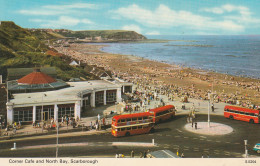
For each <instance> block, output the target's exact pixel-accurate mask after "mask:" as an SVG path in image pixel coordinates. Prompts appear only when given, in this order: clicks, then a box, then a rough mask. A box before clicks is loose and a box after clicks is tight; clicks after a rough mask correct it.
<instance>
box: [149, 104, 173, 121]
mask: <svg viewBox="0 0 260 166" xmlns="http://www.w3.org/2000/svg"><path fill="white" fill-rule="evenodd" d="M175 111H176V110H175V107H174V106H173V105H166V106H163V107H159V108H155V109H151V110H150V111H149V113H150V114H151V116H153V122H154V123H161V122H163V121H165V120H168V119H170V118H171V119H173V118H174V117H175Z"/></svg>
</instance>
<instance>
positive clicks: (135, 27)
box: [122, 24, 142, 33]
mask: <svg viewBox="0 0 260 166" xmlns="http://www.w3.org/2000/svg"><path fill="white" fill-rule="evenodd" d="M122 29H123V30H130V31H135V32H137V33H141V31H142V30H141V28H140V27H139V26H137V25H134V24H131V25H125V26H123V27H122Z"/></svg>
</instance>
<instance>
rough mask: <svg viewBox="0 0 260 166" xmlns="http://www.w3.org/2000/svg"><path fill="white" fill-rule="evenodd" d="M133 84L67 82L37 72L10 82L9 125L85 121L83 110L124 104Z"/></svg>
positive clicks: (117, 82) (108, 81)
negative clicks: (53, 121)
mask: <svg viewBox="0 0 260 166" xmlns="http://www.w3.org/2000/svg"><path fill="white" fill-rule="evenodd" d="M126 90H127V91H128V92H132V90H133V88H132V83H127V82H122V81H116V80H90V81H80V82H64V81H62V80H58V79H54V78H52V77H50V76H48V75H47V74H45V73H43V72H41V71H39V70H35V71H34V72H32V73H30V74H28V75H26V76H24V77H22V78H20V79H18V80H15V81H9V82H8V92H9V96H10V98H9V101H8V102H7V104H6V106H7V122H8V123H9V124H12V123H13V122H19V121H21V122H28V123H30V122H40V121H42V120H44V121H47V120H49V119H51V118H53V119H54V120H61V118H62V117H65V116H69V117H73V118H77V117H78V118H81V113H82V112H83V111H88V109H89V108H90V107H97V106H99V105H107V104H115V103H116V102H121V100H122V98H121V94H122V93H123V91H126Z"/></svg>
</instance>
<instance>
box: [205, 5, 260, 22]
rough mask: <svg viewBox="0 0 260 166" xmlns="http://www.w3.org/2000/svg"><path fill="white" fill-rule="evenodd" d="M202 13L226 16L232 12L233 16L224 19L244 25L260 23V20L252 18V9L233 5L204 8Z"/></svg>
mask: <svg viewBox="0 0 260 166" xmlns="http://www.w3.org/2000/svg"><path fill="white" fill-rule="evenodd" d="M201 11H205V12H211V13H214V14H224V13H231V12H232V14H233V15H229V16H223V18H224V19H226V20H232V21H234V22H237V23H239V24H242V25H248V24H256V23H260V19H257V18H253V17H252V16H251V15H252V13H251V11H250V9H249V8H248V7H245V6H235V5H231V4H226V5H223V6H220V7H214V8H203V9H201Z"/></svg>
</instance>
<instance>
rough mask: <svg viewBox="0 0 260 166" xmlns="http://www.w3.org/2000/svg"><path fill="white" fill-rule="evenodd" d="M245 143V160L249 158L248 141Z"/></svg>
mask: <svg viewBox="0 0 260 166" xmlns="http://www.w3.org/2000/svg"><path fill="white" fill-rule="evenodd" d="M244 141H245V158H247V157H248V151H247V140H244Z"/></svg>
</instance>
